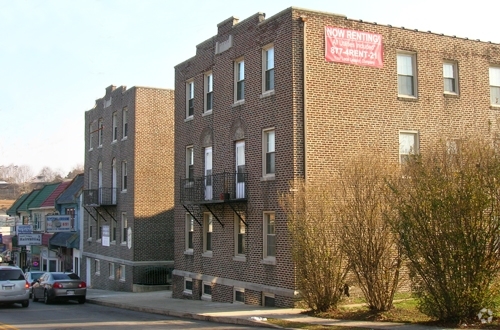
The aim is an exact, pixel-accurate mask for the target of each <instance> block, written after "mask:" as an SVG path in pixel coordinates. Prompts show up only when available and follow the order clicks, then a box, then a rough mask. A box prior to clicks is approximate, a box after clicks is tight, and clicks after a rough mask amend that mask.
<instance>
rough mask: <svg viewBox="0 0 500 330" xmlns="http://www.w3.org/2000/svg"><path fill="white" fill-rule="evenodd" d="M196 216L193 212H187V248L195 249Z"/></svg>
mask: <svg viewBox="0 0 500 330" xmlns="http://www.w3.org/2000/svg"><path fill="white" fill-rule="evenodd" d="M193 235H194V218H193V216H192V215H191V214H186V246H185V249H186V251H187V250H193V248H194V244H193Z"/></svg>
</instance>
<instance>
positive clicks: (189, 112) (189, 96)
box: [186, 81, 194, 118]
mask: <svg viewBox="0 0 500 330" xmlns="http://www.w3.org/2000/svg"><path fill="white" fill-rule="evenodd" d="M186 101H187V106H186V118H190V117H193V115H194V81H190V82H188V83H186Z"/></svg>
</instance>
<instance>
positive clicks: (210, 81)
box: [203, 71, 214, 115]
mask: <svg viewBox="0 0 500 330" xmlns="http://www.w3.org/2000/svg"><path fill="white" fill-rule="evenodd" d="M204 80H205V83H204V96H205V97H204V99H203V113H204V114H206V115H208V114H210V113H212V111H213V108H214V75H213V73H212V71H210V72H207V73H205V79H204ZM209 99H210V101H211V103H210V106H209V104H208V103H209V102H208V101H209Z"/></svg>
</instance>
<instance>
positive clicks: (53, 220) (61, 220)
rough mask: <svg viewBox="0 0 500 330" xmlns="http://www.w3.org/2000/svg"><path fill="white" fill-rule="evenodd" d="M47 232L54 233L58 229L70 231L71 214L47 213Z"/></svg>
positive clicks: (58, 230)
mask: <svg viewBox="0 0 500 330" xmlns="http://www.w3.org/2000/svg"><path fill="white" fill-rule="evenodd" d="M45 220H46V221H47V232H48V233H55V232H60V231H71V216H70V215H48V216H47V217H46V218H45Z"/></svg>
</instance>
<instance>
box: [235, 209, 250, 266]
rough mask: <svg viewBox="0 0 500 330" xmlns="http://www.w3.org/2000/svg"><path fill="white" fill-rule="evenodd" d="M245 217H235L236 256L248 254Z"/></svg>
mask: <svg viewBox="0 0 500 330" xmlns="http://www.w3.org/2000/svg"><path fill="white" fill-rule="evenodd" d="M244 219H245V216H244V215H241V218H240V217H239V216H238V215H237V214H235V215H234V229H235V233H234V234H235V251H234V252H235V255H236V256H244V255H245V254H246V245H247V244H246V226H245V222H244Z"/></svg>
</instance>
